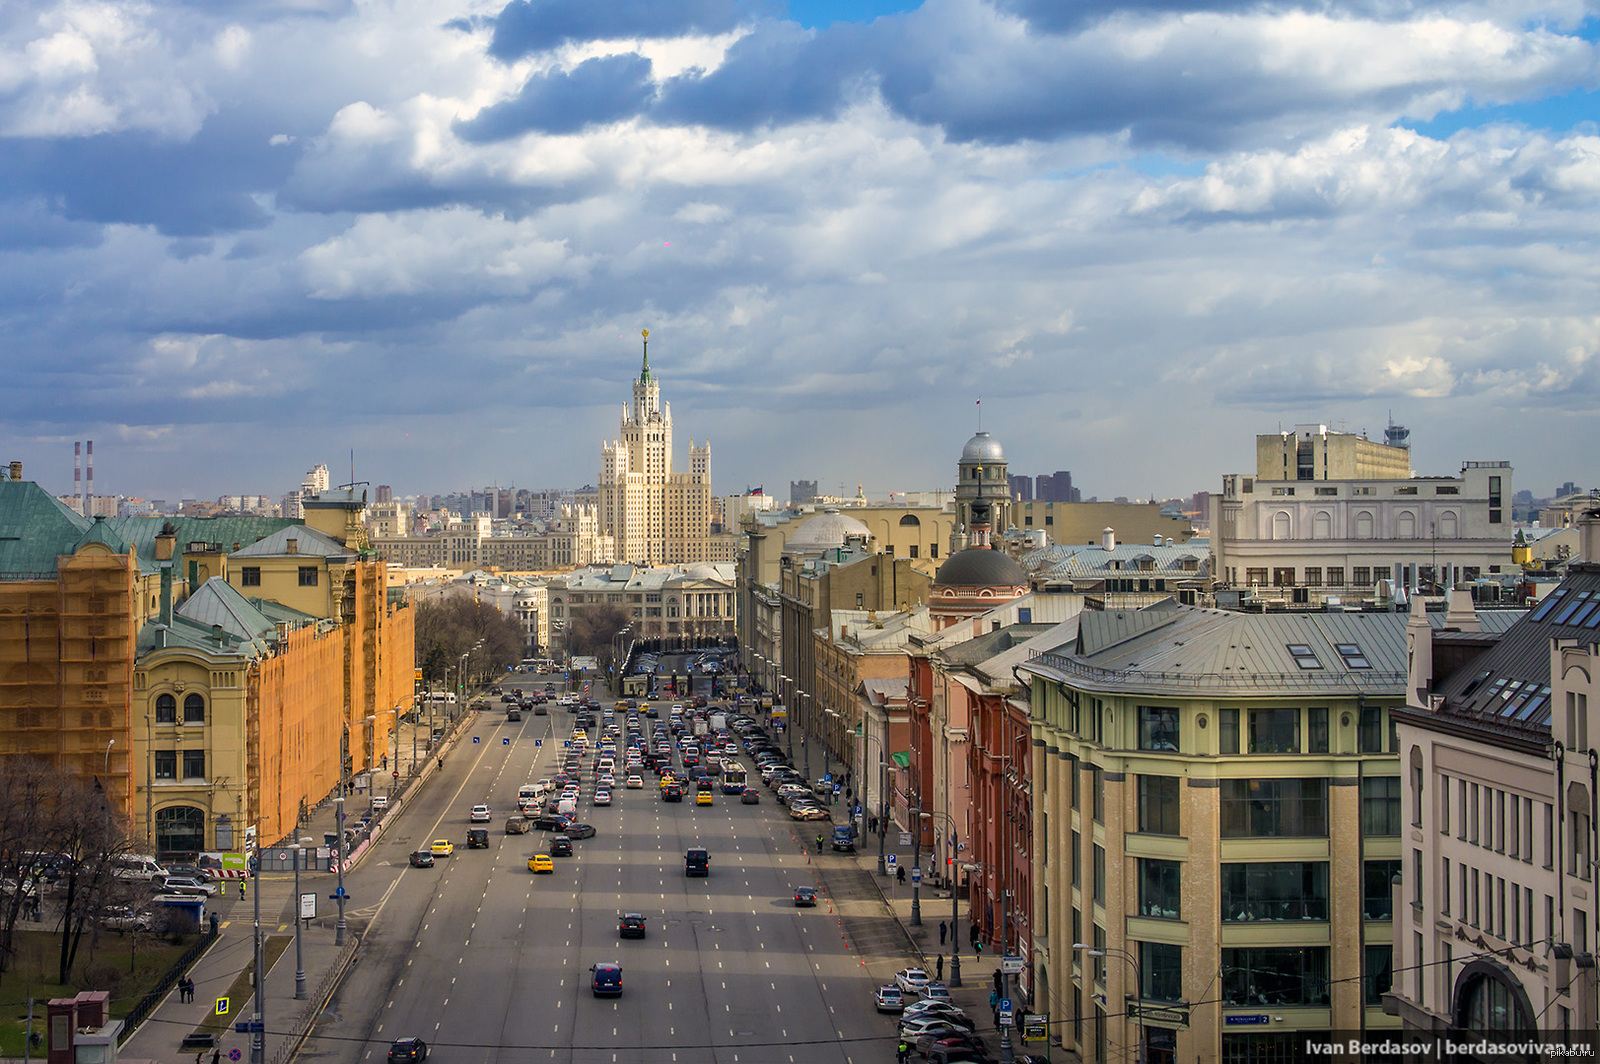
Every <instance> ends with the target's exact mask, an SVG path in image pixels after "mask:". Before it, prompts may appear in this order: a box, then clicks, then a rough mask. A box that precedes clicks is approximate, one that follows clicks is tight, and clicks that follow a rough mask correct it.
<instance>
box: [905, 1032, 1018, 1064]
mask: <svg viewBox="0 0 1600 1064" xmlns="http://www.w3.org/2000/svg"><path fill="white" fill-rule="evenodd" d="M924 1041H926V1042H927V1044H926V1046H924V1044H923V1043H924ZM917 1047H918V1049H919V1050H920V1051H921V1053H922V1055H923V1057H924V1058H925V1059H927V1060H928V1061H929V1064H987V1062H988V1061H989V1059H990V1058H989V1050H988V1049H987V1048H986V1047H985V1046H984V1044H983V1040H982V1039H981V1038H978V1037H976V1036H975V1035H947V1036H946V1037H944V1038H934V1037H933V1036H932V1035H931V1034H930V1035H927V1036H926V1037H925V1038H919V1039H917ZM1014 1059H1015V1060H1016V1061H1017V1064H1029V1062H1028V1058H1027V1057H1026V1056H1020V1057H1015V1058H1014ZM1033 1059H1034V1060H1035V1061H1037V1060H1040V1059H1042V1058H1039V1057H1034V1058H1033Z"/></svg>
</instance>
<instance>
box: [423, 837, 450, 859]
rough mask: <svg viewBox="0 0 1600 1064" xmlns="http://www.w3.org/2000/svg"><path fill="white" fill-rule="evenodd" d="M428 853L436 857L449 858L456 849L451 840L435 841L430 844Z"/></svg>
mask: <svg viewBox="0 0 1600 1064" xmlns="http://www.w3.org/2000/svg"><path fill="white" fill-rule="evenodd" d="M428 852H429V853H431V854H433V855H434V856H435V857H449V856H450V855H451V854H453V853H455V852H456V847H455V844H454V843H453V842H451V841H450V840H449V839H434V840H433V841H432V842H431V843H429V844H428Z"/></svg>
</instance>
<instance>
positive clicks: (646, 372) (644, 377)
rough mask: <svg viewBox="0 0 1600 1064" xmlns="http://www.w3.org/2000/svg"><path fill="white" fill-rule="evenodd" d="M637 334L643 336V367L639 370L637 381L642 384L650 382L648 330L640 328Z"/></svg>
mask: <svg viewBox="0 0 1600 1064" xmlns="http://www.w3.org/2000/svg"><path fill="white" fill-rule="evenodd" d="M639 334H640V335H641V336H643V337H644V368H643V369H642V370H640V371H639V381H640V383H642V384H649V383H650V330H649V329H640V330H639Z"/></svg>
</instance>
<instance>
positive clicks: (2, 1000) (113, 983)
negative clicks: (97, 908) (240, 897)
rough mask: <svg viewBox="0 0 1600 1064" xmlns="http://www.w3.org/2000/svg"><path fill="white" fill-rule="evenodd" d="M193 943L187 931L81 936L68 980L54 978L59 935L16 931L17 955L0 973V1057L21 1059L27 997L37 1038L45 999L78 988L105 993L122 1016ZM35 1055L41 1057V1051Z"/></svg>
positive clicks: (116, 1014) (41, 1030)
mask: <svg viewBox="0 0 1600 1064" xmlns="http://www.w3.org/2000/svg"><path fill="white" fill-rule="evenodd" d="M194 942H195V936H194V935H189V936H188V937H186V938H185V939H184V940H183V942H181V943H180V944H178V945H173V944H171V943H170V942H168V941H167V940H166V939H165V938H156V937H153V936H151V935H147V934H136V933H133V932H129V933H126V934H119V933H118V932H115V931H101V932H100V937H99V942H98V944H97V945H92V938H91V936H90V935H85V936H84V940H83V945H81V946H80V947H79V948H78V963H77V967H76V969H75V970H74V971H73V973H72V975H73V981H72V982H70V983H67V984H65V985H63V984H61V983H58V982H56V969H57V967H58V965H59V963H60V961H59V958H60V953H61V937H60V936H59V935H57V934H55V933H54V932H50V931H18V932H17V935H16V943H17V956H16V957H15V959H14V962H13V964H12V966H11V969H10V970H9V971H7V972H6V973H5V975H4V976H3V977H0V1057H16V1058H19V1059H20V1058H21V1057H22V1051H23V1043H24V1042H25V1041H26V1039H27V1030H28V998H29V997H30V996H32V997H33V998H34V1004H33V1029H34V1030H35V1031H38V1032H39V1034H40V1036H41V1037H43V1035H44V1029H45V1003H46V1002H47V1001H49V1000H50V999H51V998H60V997H73V996H74V995H76V994H77V993H78V991H80V990H108V991H110V992H111V1015H112V1016H113V1017H122V1016H125V1015H127V1013H128V1010H129V1009H131V1008H132V1007H133V1006H134V1005H136V1004H138V1002H139V999H141V998H142V997H144V995H145V994H146V993H147V992H148V991H149V990H150V989H151V988H152V987H154V986H155V985H156V983H157V982H158V981H159V980H160V979H161V977H162V975H163V974H165V973H166V971H167V969H169V968H171V967H172V966H173V965H174V964H176V963H177V961H178V958H180V957H182V956H183V954H184V951H185V950H187V949H188V948H189V947H190V946H191V945H193V944H194ZM35 1055H36V1056H38V1057H39V1058H40V1059H43V1057H44V1053H43V1051H42V1050H39V1051H36V1053H35Z"/></svg>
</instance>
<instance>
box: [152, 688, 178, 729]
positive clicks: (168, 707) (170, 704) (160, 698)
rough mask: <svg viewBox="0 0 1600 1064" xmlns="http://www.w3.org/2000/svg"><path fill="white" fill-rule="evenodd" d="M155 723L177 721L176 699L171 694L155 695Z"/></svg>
mask: <svg viewBox="0 0 1600 1064" xmlns="http://www.w3.org/2000/svg"><path fill="white" fill-rule="evenodd" d="M156 723H157V724H176V723H178V700H177V699H176V698H173V697H172V696H171V695H156Z"/></svg>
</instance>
